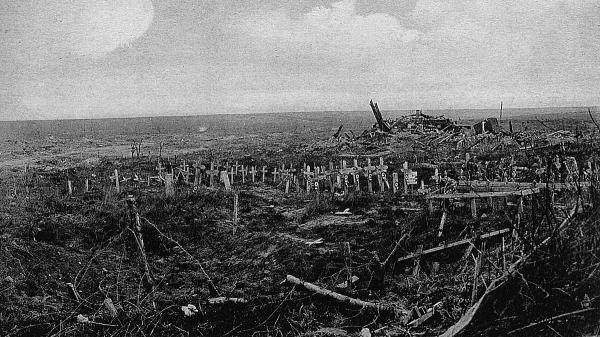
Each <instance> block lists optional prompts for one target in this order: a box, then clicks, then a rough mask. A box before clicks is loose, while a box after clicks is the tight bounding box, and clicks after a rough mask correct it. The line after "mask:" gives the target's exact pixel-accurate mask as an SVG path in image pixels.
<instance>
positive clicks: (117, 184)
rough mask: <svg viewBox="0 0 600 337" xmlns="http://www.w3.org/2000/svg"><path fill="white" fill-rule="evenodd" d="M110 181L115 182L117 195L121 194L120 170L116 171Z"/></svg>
mask: <svg viewBox="0 0 600 337" xmlns="http://www.w3.org/2000/svg"><path fill="white" fill-rule="evenodd" d="M110 179H111V180H114V181H115V187H116V188H117V193H121V186H120V185H119V170H117V169H115V175H114V176H110Z"/></svg>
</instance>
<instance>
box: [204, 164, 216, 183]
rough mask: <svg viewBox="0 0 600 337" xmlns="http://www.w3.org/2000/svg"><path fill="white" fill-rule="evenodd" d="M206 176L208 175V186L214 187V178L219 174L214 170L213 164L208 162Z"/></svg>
mask: <svg viewBox="0 0 600 337" xmlns="http://www.w3.org/2000/svg"><path fill="white" fill-rule="evenodd" d="M206 174H208V176H209V178H208V179H209V184H210V186H214V185H215V176H216V175H218V174H219V170H216V169H215V163H214V162H212V161H211V162H210V170H208V171H206Z"/></svg>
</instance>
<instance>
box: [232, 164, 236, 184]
mask: <svg viewBox="0 0 600 337" xmlns="http://www.w3.org/2000/svg"><path fill="white" fill-rule="evenodd" d="M234 175H235V166H232V167H231V185H233V180H234V179H233V176H234Z"/></svg>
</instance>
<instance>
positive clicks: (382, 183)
mask: <svg viewBox="0 0 600 337" xmlns="http://www.w3.org/2000/svg"><path fill="white" fill-rule="evenodd" d="M387 169H388V167H387V165H385V164H384V163H383V157H379V166H377V171H378V173H379V174H378V179H379V190H380V191H381V192H383V191H385V188H386V187H387V188H388V189H389V188H390V183H389V182H388V180H387Z"/></svg>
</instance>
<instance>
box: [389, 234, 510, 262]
mask: <svg viewBox="0 0 600 337" xmlns="http://www.w3.org/2000/svg"><path fill="white" fill-rule="evenodd" d="M507 233H510V229H508V228H505V229H501V230H497V231H494V232H490V233H486V234H483V235H480V236H478V237H477V238H475V239H479V240H486V239H490V238H493V237H495V236H498V235H504V234H507ZM475 239H473V238H472V239H464V240H459V241H455V242H452V243H448V244H445V245H443V246H439V247H434V248H430V249H426V250H424V251H422V252H420V253H413V254H409V255H406V256H404V257H401V258H399V259H398V262H402V261H407V260H411V259H414V258H416V257H420V256H423V255H428V254H433V253H436V252H439V251H442V250H446V249H449V248H453V247H458V246H462V245H466V244H469V243H471V242H473V241H474V240H475Z"/></svg>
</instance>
